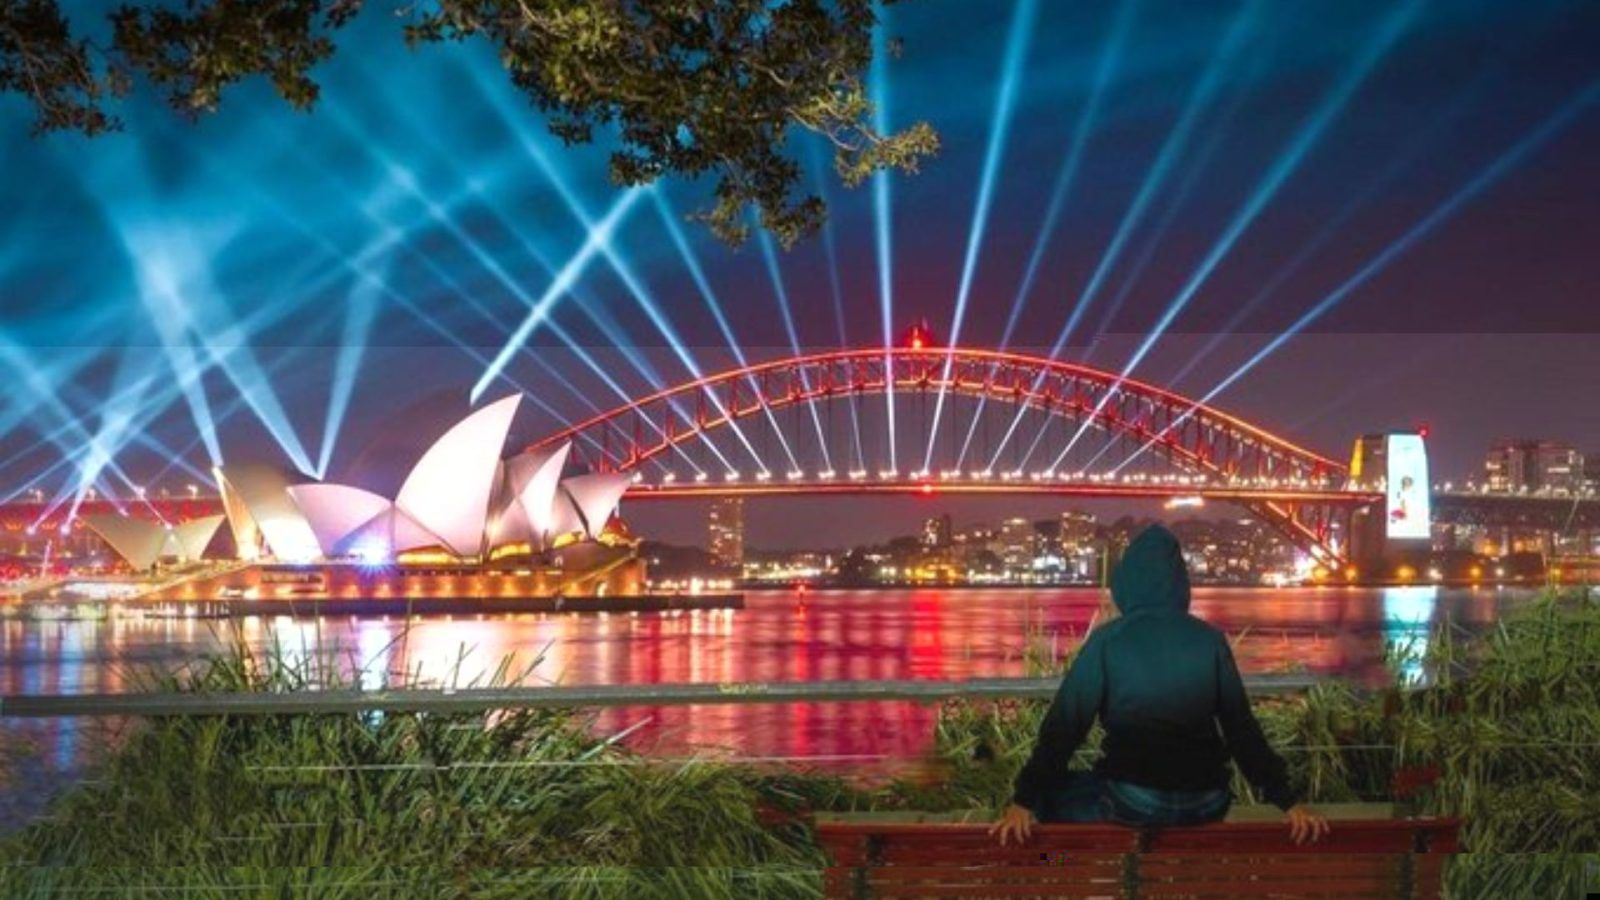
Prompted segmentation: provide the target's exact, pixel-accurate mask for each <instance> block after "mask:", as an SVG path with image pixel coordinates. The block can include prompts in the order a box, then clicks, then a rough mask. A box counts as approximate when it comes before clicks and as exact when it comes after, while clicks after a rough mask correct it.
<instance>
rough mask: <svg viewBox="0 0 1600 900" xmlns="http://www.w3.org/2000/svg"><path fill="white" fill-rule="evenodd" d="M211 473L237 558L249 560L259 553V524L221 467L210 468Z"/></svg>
mask: <svg viewBox="0 0 1600 900" xmlns="http://www.w3.org/2000/svg"><path fill="white" fill-rule="evenodd" d="M211 475H212V477H213V478H215V479H216V480H217V492H218V493H219V494H221V495H222V511H223V513H224V514H225V515H226V516H227V517H228V530H229V531H232V532H233V545H234V547H236V548H237V551H236V552H237V553H238V555H239V558H240V559H242V560H245V561H246V562H249V561H250V560H253V559H255V558H256V557H257V556H259V555H260V553H261V526H259V525H257V524H256V520H255V518H254V517H253V516H251V515H250V507H249V506H247V505H246V504H245V502H244V498H243V497H241V496H239V492H238V491H236V490H234V489H233V485H232V484H231V483H230V482H229V481H228V479H227V478H226V477H225V476H224V475H223V474H222V470H221V469H212V470H211Z"/></svg>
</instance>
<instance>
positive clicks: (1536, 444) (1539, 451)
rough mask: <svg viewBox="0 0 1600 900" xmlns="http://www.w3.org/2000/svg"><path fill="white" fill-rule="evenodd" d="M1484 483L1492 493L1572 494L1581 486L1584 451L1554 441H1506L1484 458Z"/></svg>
mask: <svg viewBox="0 0 1600 900" xmlns="http://www.w3.org/2000/svg"><path fill="white" fill-rule="evenodd" d="M1483 472H1484V480H1485V484H1486V485H1487V486H1488V488H1489V490H1490V491H1491V492H1494V493H1502V494H1516V493H1530V494H1532V493H1550V494H1575V493H1579V492H1581V491H1582V490H1583V488H1584V459H1583V454H1582V453H1579V452H1578V451H1577V450H1575V449H1573V448H1572V447H1569V446H1567V445H1565V444H1560V443H1557V442H1555V441H1535V440H1523V441H1505V442H1503V443H1499V444H1496V445H1495V446H1493V447H1490V448H1489V452H1488V453H1487V454H1485V456H1484V459H1483Z"/></svg>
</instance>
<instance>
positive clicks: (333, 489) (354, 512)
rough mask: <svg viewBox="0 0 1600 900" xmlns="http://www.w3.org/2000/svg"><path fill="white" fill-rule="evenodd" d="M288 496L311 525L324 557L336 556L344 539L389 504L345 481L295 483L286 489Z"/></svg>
mask: <svg viewBox="0 0 1600 900" xmlns="http://www.w3.org/2000/svg"><path fill="white" fill-rule="evenodd" d="M289 497H290V498H291V499H293V500H294V503H295V506H297V507H299V509H300V513H301V514H302V515H304V516H305V518H306V523H307V524H308V525H310V526H311V531H312V533H313V534H315V535H316V537H317V545H318V546H319V547H321V548H322V555H323V556H335V555H337V553H336V548H338V546H339V544H340V543H341V542H342V541H344V539H345V538H347V537H349V536H350V534H351V533H352V532H354V531H355V530H356V529H358V528H360V527H361V526H362V525H365V524H366V523H368V522H370V521H372V519H373V518H374V517H375V516H377V515H379V514H380V513H384V512H387V511H388V509H389V507H390V505H391V504H390V503H389V500H388V499H387V498H385V497H381V496H379V495H377V494H374V493H372V492H371V491H364V490H362V489H361V488H357V487H350V486H349V485H344V484H297V485H294V486H292V487H290V488H289Z"/></svg>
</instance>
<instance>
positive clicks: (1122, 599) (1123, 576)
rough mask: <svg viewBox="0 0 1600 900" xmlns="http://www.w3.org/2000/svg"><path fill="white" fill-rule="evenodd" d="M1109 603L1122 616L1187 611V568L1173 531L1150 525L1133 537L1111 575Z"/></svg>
mask: <svg viewBox="0 0 1600 900" xmlns="http://www.w3.org/2000/svg"><path fill="white" fill-rule="evenodd" d="M1111 600H1112V602H1114V603H1116V604H1117V609H1118V610H1120V611H1121V612H1122V614H1123V615H1131V614H1133V613H1136V612H1146V611H1148V612H1159V611H1163V610H1170V611H1173V612H1185V611H1187V610H1188V609H1189V567H1188V566H1187V565H1186V564H1185V563H1184V561H1183V553H1182V551H1180V550H1179V549H1178V538H1177V537H1176V536H1175V535H1173V533H1172V532H1170V531H1168V530H1167V529H1165V528H1163V527H1162V526H1160V525H1151V526H1150V527H1149V528H1146V529H1145V530H1143V531H1141V532H1139V533H1138V534H1137V535H1135V536H1134V538H1133V540H1132V541H1130V542H1129V543H1128V549H1127V550H1126V551H1124V552H1123V554H1122V561H1121V562H1119V563H1117V570H1116V572H1114V573H1113V574H1112V575H1111Z"/></svg>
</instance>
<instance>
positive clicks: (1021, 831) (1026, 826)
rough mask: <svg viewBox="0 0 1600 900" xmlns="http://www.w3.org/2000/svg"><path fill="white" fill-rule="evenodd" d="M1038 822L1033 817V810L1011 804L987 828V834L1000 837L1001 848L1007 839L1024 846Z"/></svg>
mask: <svg viewBox="0 0 1600 900" xmlns="http://www.w3.org/2000/svg"><path fill="white" fill-rule="evenodd" d="M1038 821H1039V820H1038V819H1035V818H1034V817H1033V810H1031V809H1029V808H1027V807H1026V806H1018V805H1017V804H1015V803H1013V804H1011V805H1010V806H1007V807H1006V811H1005V812H1003V813H1001V814H1000V819H999V821H997V822H995V823H994V824H993V825H991V826H989V833H990V834H991V835H994V834H998V835H999V836H1000V846H1002V847H1004V846H1005V845H1006V840H1007V838H1011V839H1014V840H1015V841H1016V843H1018V844H1024V843H1027V841H1028V838H1029V837H1031V836H1032V835H1033V826H1034V824H1035V823H1037V822H1038Z"/></svg>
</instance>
